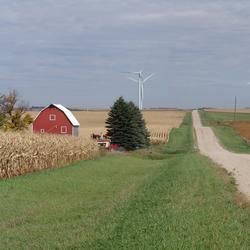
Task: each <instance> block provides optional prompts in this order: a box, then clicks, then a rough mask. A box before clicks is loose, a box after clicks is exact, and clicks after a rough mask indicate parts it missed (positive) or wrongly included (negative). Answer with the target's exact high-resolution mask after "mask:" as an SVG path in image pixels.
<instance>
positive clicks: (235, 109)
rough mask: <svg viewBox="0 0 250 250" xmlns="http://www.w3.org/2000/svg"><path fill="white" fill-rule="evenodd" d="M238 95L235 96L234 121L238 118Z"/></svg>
mask: <svg viewBox="0 0 250 250" xmlns="http://www.w3.org/2000/svg"><path fill="white" fill-rule="evenodd" d="M236 110H237V96H235V97H234V121H235V120H236Z"/></svg>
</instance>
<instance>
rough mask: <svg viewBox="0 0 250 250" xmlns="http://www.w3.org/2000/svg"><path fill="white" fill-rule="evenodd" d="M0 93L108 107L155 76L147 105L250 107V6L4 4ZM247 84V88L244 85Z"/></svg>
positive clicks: (132, 1) (140, 0)
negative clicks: (145, 75)
mask: <svg viewBox="0 0 250 250" xmlns="http://www.w3.org/2000/svg"><path fill="white" fill-rule="evenodd" d="M0 4H1V8H0V37H1V39H0V52H1V57H0V92H3V91H6V90H7V89H10V88H17V89H18V90H19V91H20V92H21V93H22V95H23V96H24V98H26V99H27V100H28V101H29V102H30V103H31V104H37V105H43V104H44V105H45V104H47V103H49V102H61V103H63V104H65V105H72V106H83V105H84V106H90V107H107V106H109V105H111V104H112V102H113V101H114V99H115V98H116V97H117V96H119V95H123V96H125V97H126V98H128V99H132V100H134V101H137V100H136V97H137V93H136V91H137V88H136V86H135V85H134V84H133V83H130V82H129V81H128V80H127V79H126V76H124V75H122V74H120V72H121V71H124V70H138V69H139V70H140V69H144V70H145V71H147V72H156V73H157V75H156V76H155V77H154V78H153V79H152V80H151V81H150V82H149V83H148V85H147V86H146V89H145V95H146V100H145V104H146V106H148V107H149V106H180V107H191V106H230V105H231V100H233V96H234V95H235V94H237V95H238V96H239V98H238V99H239V100H240V102H241V103H240V104H241V105H242V106H250V104H249V101H248V99H249V98H248V95H247V92H248V88H249V86H248V85H247V83H248V82H249V76H250V67H249V61H250V54H249V49H250V45H249V44H250V43H249V42H250V32H249V30H250V29H249V28H250V27H249V26H250V2H249V1H244V0H241V1H235V0H217V1H208V0H205V1H200V0H199V1H198V0H188V1H186V0H178V1H177V0H170V1H165V0H155V1H152V0H124V1H121V0H120V1H119V0H107V1H100V0H72V1H66V0H39V1H38V0H22V1H19V0H12V1H8V0H0ZM245 83H246V84H245Z"/></svg>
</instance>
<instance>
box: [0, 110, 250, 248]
mask: <svg viewBox="0 0 250 250" xmlns="http://www.w3.org/2000/svg"><path fill="white" fill-rule="evenodd" d="M193 148H194V147H193V134H192V127H191V115H190V114H188V116H187V117H186V118H185V120H184V122H183V125H182V126H181V127H180V128H179V129H175V130H173V131H172V133H171V135H170V141H169V144H168V146H165V147H163V146H161V147H152V148H150V149H148V150H144V151H138V152H133V153H130V154H112V155H108V156H104V157H100V158H98V159H96V160H93V161H86V162H80V163H78V164H74V165H71V166H67V167H64V168H61V169H55V170H49V171H44V172H39V173H33V174H27V175H25V176H21V177H17V178H13V179H10V180H6V181H0V200H1V203H0V249H90V250H91V249H107V250H112V249H115V250H116V249H249V246H250V220H249V215H250V211H249V208H248V207H245V206H241V207H240V206H238V205H237V204H236V202H235V201H234V200H235V194H236V187H235V185H234V183H233V180H232V179H231V178H230V177H229V176H228V175H227V174H226V173H225V172H224V171H222V170H220V169H219V168H217V167H215V166H214V164H213V163H212V162H210V161H209V160H208V159H207V158H205V157H202V156H200V155H199V154H198V153H197V152H195V150H194V149H193Z"/></svg>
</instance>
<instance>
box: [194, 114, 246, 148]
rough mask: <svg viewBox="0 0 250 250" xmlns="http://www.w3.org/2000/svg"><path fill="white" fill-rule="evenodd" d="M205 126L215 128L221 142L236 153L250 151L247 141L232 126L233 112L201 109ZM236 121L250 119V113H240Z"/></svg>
mask: <svg viewBox="0 0 250 250" xmlns="http://www.w3.org/2000/svg"><path fill="white" fill-rule="evenodd" d="M199 113H200V117H201V120H202V123H203V125H204V126H210V127H212V128H213V131H214V133H215V134H216V136H217V138H218V139H219V141H220V143H221V144H222V145H223V146H224V147H225V148H226V149H228V150H230V151H232V152H236V153H250V147H249V146H248V144H247V142H246V141H245V140H244V139H243V138H242V137H241V136H240V135H239V134H238V133H237V132H236V131H235V130H234V129H233V128H232V127H231V126H229V123H230V122H232V121H234V114H233V113H221V112H206V111H199ZM235 118H236V119H235V120H236V121H250V114H244V113H238V114H236V116H235Z"/></svg>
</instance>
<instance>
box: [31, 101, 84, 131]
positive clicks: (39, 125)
mask: <svg viewBox="0 0 250 250" xmlns="http://www.w3.org/2000/svg"><path fill="white" fill-rule="evenodd" d="M79 126H80V124H79V122H78V121H77V119H76V118H75V116H74V115H73V114H72V112H71V111H70V110H68V109H67V108H65V107H64V106H62V105H61V104H50V105H49V106H48V107H46V108H44V109H43V110H41V111H40V113H39V114H38V115H37V117H36V118H35V120H34V123H33V131H34V133H40V134H43V133H49V134H63V135H73V136H78V129H79Z"/></svg>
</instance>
